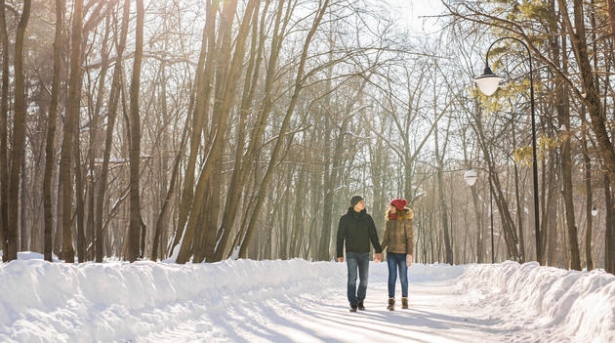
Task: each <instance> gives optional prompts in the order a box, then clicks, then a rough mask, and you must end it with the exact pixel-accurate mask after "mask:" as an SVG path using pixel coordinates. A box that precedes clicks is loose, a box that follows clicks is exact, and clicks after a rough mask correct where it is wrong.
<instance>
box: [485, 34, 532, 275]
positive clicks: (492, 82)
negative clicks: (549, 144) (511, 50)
mask: <svg viewBox="0 0 615 343" xmlns="http://www.w3.org/2000/svg"><path fill="white" fill-rule="evenodd" d="M503 39H512V40H514V41H517V42H519V43H520V44H521V45H523V47H524V48H525V50H526V51H527V55H528V60H529V63H530V109H531V112H532V171H533V174H534V175H533V176H534V231H535V233H536V258H537V260H538V263H540V264H541V265H542V249H541V244H540V212H539V209H540V207H539V204H538V161H537V160H538V159H537V158H536V111H535V109H534V76H533V74H534V73H533V69H532V54H531V53H530V49H529V48H528V46H527V45H526V44H525V43H524V42H523V41H522V40H520V39H517V38H515V37H502V38H499V39H497V40H495V41H494V42H493V43H491V45H490V46H489V49H487V54H486V55H485V70H484V72H483V75H481V76H478V77H477V78H475V79H474V81H475V82H476V84H477V85H478V88H479V89H480V90H481V92H483V93H484V94H485V95H487V96H491V95H493V93H495V91H496V90H497V89H498V87H499V86H500V81H501V80H502V78H500V77H498V76H496V75H495V74H494V73H493V72H492V71H491V68H489V51H491V48H492V47H493V46H494V45H495V43H497V42H499V41H501V40H503Z"/></svg>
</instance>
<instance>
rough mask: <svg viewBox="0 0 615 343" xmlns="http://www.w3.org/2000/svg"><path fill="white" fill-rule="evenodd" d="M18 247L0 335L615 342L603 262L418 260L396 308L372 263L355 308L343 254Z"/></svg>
mask: <svg viewBox="0 0 615 343" xmlns="http://www.w3.org/2000/svg"><path fill="white" fill-rule="evenodd" d="M20 258H21V259H22V260H18V261H12V262H10V263H3V264H0V341H1V342H95V341H96V342H250V343H252V342H302V343H303V342H327V343H328V342H369V343H375V342H431V343H433V342H436V343H438V342H583V343H585V342H615V276H613V275H610V274H606V273H604V272H602V271H594V272H591V273H587V272H575V271H566V270H562V269H556V268H550V267H539V266H538V265H537V264H536V263H526V264H523V265H519V264H517V263H514V262H506V263H503V264H496V265H489V264H483V265H461V266H454V267H451V266H447V265H420V264H415V265H413V266H412V267H411V268H410V309H409V310H401V309H400V308H399V306H398V307H397V309H396V311H393V312H390V311H388V310H386V301H387V267H386V263H379V264H373V263H372V264H371V265H370V275H369V286H368V290H367V299H366V301H365V305H366V307H367V310H366V311H365V312H363V311H359V312H357V313H350V312H349V311H348V303H347V300H346V289H345V287H346V265H345V264H343V263H335V262H317V263H312V262H307V261H304V260H299V259H295V260H290V261H279V260H278V261H261V262H257V261H250V260H232V261H231V260H228V261H223V262H220V263H213V264H186V265H176V264H173V263H154V262H138V263H134V264H129V263H124V262H106V263H102V264H96V263H83V264H79V265H71V264H64V263H48V262H44V261H42V260H41V256H40V255H38V254H30V255H27V254H23V253H21V254H20ZM33 258H34V259H33ZM396 290H397V297H398V298H399V293H400V288H399V283H398V284H397V285H396ZM398 304H399V302H398Z"/></svg>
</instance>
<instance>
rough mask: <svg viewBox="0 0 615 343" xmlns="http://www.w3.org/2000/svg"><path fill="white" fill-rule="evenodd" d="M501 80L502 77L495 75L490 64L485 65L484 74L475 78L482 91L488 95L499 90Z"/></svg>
mask: <svg viewBox="0 0 615 343" xmlns="http://www.w3.org/2000/svg"><path fill="white" fill-rule="evenodd" d="M500 81H502V78H501V77H499V76H497V75H495V74H494V73H493V72H492V71H491V68H489V66H488V65H487V66H486V67H485V70H484V71H483V75H481V76H477V77H476V78H475V79H474V82H476V85H477V86H478V88H479V89H480V91H481V92H482V93H483V94H485V95H486V96H491V95H493V93H495V91H497V90H498V87H500Z"/></svg>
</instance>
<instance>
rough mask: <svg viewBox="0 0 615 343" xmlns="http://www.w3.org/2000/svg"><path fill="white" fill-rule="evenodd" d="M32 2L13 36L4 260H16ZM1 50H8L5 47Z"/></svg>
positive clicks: (28, 0)
mask: <svg viewBox="0 0 615 343" xmlns="http://www.w3.org/2000/svg"><path fill="white" fill-rule="evenodd" d="M31 4H32V1H30V0H25V1H24V3H23V10H22V13H21V18H20V20H19V24H18V25H17V34H16V37H15V59H14V63H15V76H14V79H15V115H14V120H13V145H12V147H11V154H10V156H11V157H10V165H9V168H10V169H9V170H10V174H9V184H8V223H7V225H8V228H7V229H6V230H5V232H6V236H5V237H4V239H5V240H6V242H7V249H6V250H7V251H6V260H8V261H11V260H15V259H17V247H18V242H17V241H18V232H19V208H20V207H19V194H20V191H19V185H20V183H21V177H20V175H21V171H22V170H21V167H22V159H23V157H24V148H25V137H26V133H25V128H26V119H27V118H26V112H27V106H26V90H25V74H24V39H25V33H26V28H27V26H28V21H29V19H30V8H31ZM5 48H8V47H6V46H5Z"/></svg>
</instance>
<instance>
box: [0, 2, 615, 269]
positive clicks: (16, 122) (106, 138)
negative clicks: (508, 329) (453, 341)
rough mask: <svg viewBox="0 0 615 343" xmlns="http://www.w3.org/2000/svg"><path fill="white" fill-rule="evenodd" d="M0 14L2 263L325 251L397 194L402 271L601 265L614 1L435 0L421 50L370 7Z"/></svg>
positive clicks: (88, 8)
mask: <svg viewBox="0 0 615 343" xmlns="http://www.w3.org/2000/svg"><path fill="white" fill-rule="evenodd" d="M0 4H1V6H0V30H1V31H0V38H1V41H0V50H1V52H2V55H1V56H0V61H1V67H2V70H1V72H0V73H1V75H2V96H1V103H0V131H1V132H0V228H1V230H0V239H2V242H3V246H2V253H3V261H11V260H14V259H16V258H17V253H18V252H20V251H36V252H41V253H43V254H44V258H45V259H46V260H48V261H52V260H55V259H56V258H57V259H60V260H62V261H65V262H68V263H74V262H77V261H78V262H85V261H96V262H102V261H103V260H104V259H107V258H119V259H123V260H126V261H130V262H133V261H136V260H138V259H146V260H153V261H158V260H165V259H168V258H173V260H175V261H176V262H177V263H186V262H191V261H192V262H203V261H205V262H215V261H220V260H223V259H227V258H251V259H289V258H295V257H297V258H304V259H309V260H331V259H332V258H333V257H334V256H333V245H334V244H333V243H334V242H333V241H334V238H335V233H336V230H337V223H338V220H339V216H340V215H341V214H343V213H344V212H345V211H346V210H347V208H348V206H349V199H350V198H351V197H352V196H353V195H355V194H359V195H362V196H364V197H365V199H366V203H367V206H368V211H369V212H370V213H371V214H372V216H373V217H374V218H375V220H376V223H377V225H378V229H379V231H380V233H381V234H382V231H383V229H384V225H383V224H384V211H385V209H386V207H387V205H388V201H389V200H390V199H392V198H396V197H405V198H406V199H408V200H410V201H411V206H412V207H413V209H414V211H415V213H416V216H415V241H416V242H415V244H416V247H415V252H416V256H415V261H417V262H422V263H436V262H442V263H450V264H462V263H489V262H491V257H492V253H493V255H494V257H495V261H496V262H499V261H504V260H508V259H511V260H516V261H519V262H527V261H540V263H541V264H544V265H550V266H557V267H562V268H570V269H576V270H581V269H584V268H586V269H588V270H591V269H594V268H603V269H605V270H607V271H608V272H610V273H615V226H614V225H615V217H614V215H615V211H614V205H615V202H614V201H615V197H614V196H615V190H614V187H613V184H614V182H615V181H612V180H615V147H614V146H613V144H614V143H615V136H614V133H615V132H613V130H615V126H614V125H612V124H613V122H614V121H613V120H614V116H615V113H614V107H613V105H614V100H615V93H614V92H613V83H612V82H611V81H610V77H611V76H612V73H613V71H611V68H612V67H615V56H614V54H613V52H614V48H615V39H613V38H614V35H615V0H607V1H599V0H586V1H580V0H573V1H564V0H546V1H529V0H528V1H455V0H442V8H443V11H442V13H441V15H439V16H437V17H433V18H427V19H428V20H429V21H430V23H432V24H433V25H438V26H440V27H442V30H441V31H439V33H438V34H437V35H433V34H432V35H429V36H427V35H420V34H413V32H412V31H409V29H408V28H404V27H403V26H400V25H398V23H396V21H395V18H394V16H393V15H392V14H393V12H395V11H394V9H393V10H392V9H391V8H389V6H388V5H387V4H386V2H383V1H378V0H284V1H281V0H225V1H222V0H201V1H190V0H168V1H144V0H134V1H129V0H106V1H100V0H98V1H97V0H74V1H66V0H39V1H31V0H23V1H9V0H0ZM408 6H410V5H408ZM427 19H426V20H427ZM504 37H511V38H512V39H508V40H507V39H503V40H501V42H499V43H498V44H496V45H495V46H494V47H493V49H492V50H490V51H491V52H490V55H489V63H490V65H491V67H492V69H493V70H494V71H495V72H496V73H497V74H498V75H499V76H502V77H504V78H505V82H504V83H503V84H502V86H501V88H500V89H499V90H498V92H496V93H495V95H494V96H491V97H487V96H484V95H482V94H481V93H480V92H478V90H477V88H476V86H475V84H474V82H473V79H474V77H475V76H477V75H478V74H480V72H481V71H482V69H483V68H484V66H485V65H484V63H485V58H486V56H485V54H486V52H487V48H488V47H489V46H490V44H491V43H492V42H494V41H496V40H498V39H500V38H504ZM519 42H521V43H523V44H525V45H526V46H527V47H528V50H529V51H526V49H525V48H524V46H523V44H519ZM528 52H529V53H530V55H529V56H528ZM530 60H531V62H532V63H533V66H534V68H533V74H532V76H533V80H534V90H535V104H536V110H535V112H536V118H537V123H536V125H537V129H536V131H537V132H536V135H537V137H538V149H537V151H536V152H537V155H538V171H539V178H538V182H539V194H538V198H539V207H540V210H539V222H540V230H539V233H540V237H541V240H540V241H541V247H542V249H541V252H542V253H541V255H542V256H537V255H536V249H535V246H536V239H535V225H534V222H535V221H534V220H535V215H536V213H535V211H534V200H533V199H534V195H535V194H534V191H533V188H532V185H533V183H532V182H533V177H532V146H531V141H532V139H531V137H532V135H531V133H532V130H531V121H530V118H531V115H530V92H529V63H528V62H529V61H530ZM614 69H615V68H614ZM470 169H472V170H474V171H476V172H477V174H478V177H477V182H476V184H475V185H474V186H471V187H470V186H468V185H467V184H466V182H465V181H464V173H465V172H466V171H467V170H470ZM491 199H492V201H491ZM490 204H493V205H492V207H491V206H490ZM492 229H493V236H491V232H492V231H491V230H492ZM492 238H493V240H494V250H493V251H492V248H491V239H492Z"/></svg>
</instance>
